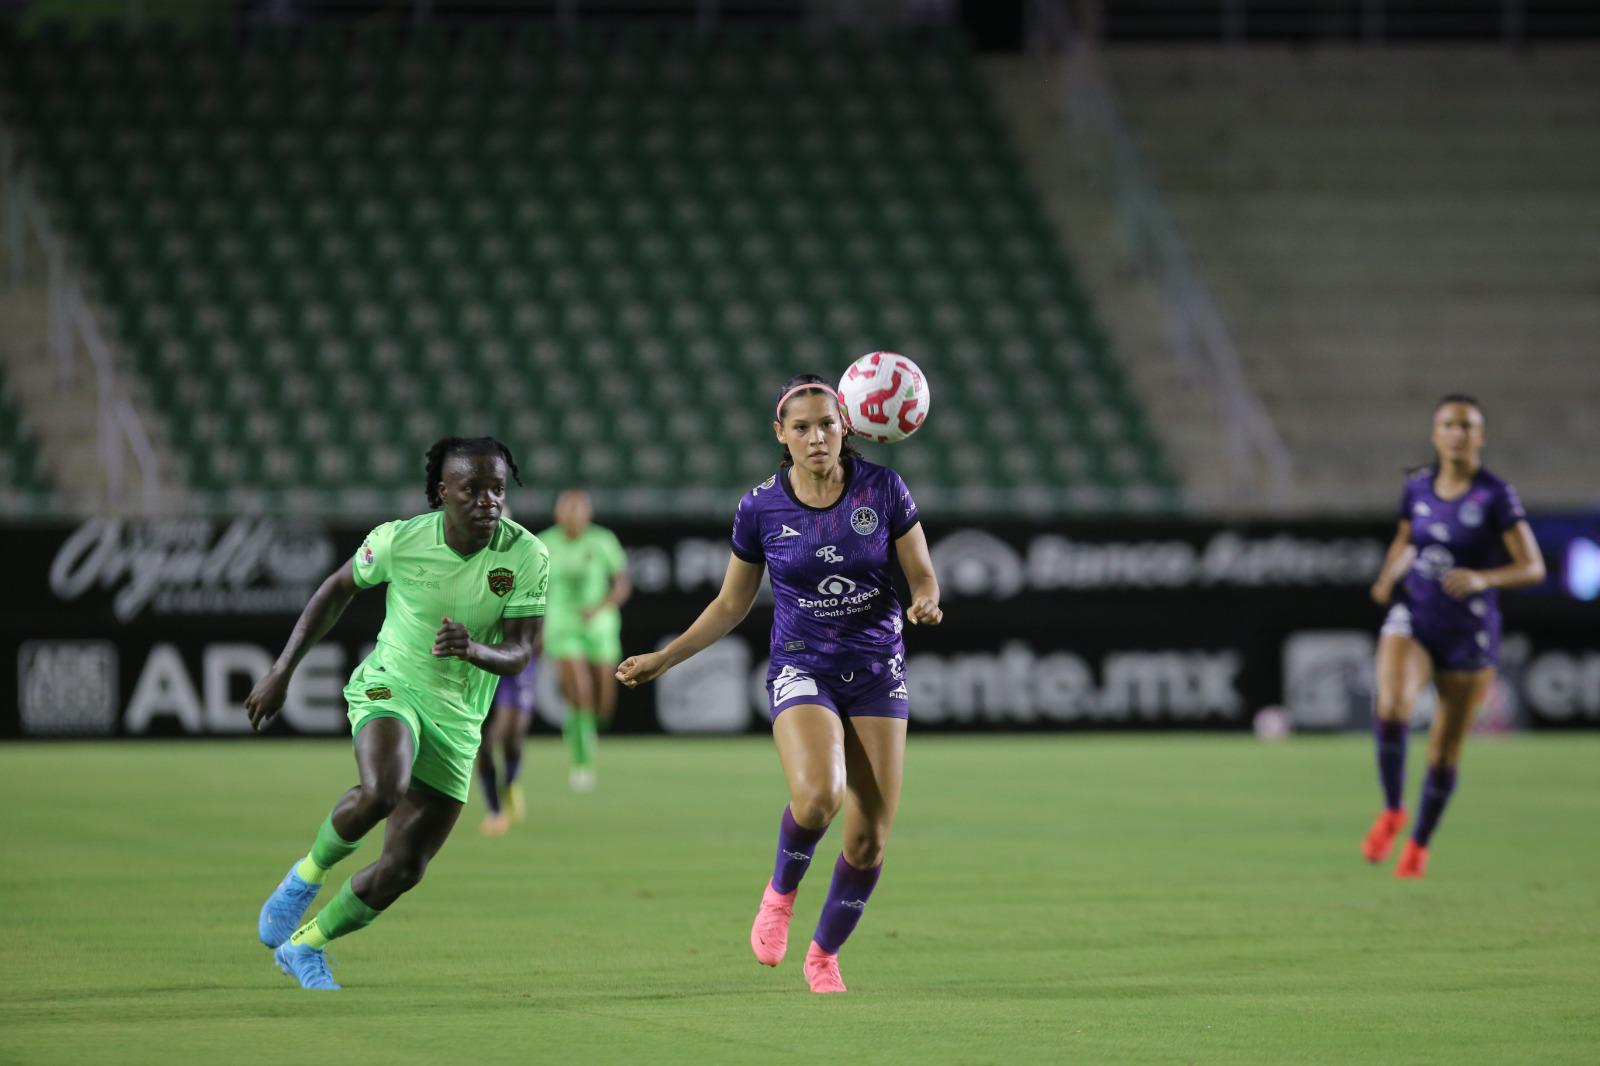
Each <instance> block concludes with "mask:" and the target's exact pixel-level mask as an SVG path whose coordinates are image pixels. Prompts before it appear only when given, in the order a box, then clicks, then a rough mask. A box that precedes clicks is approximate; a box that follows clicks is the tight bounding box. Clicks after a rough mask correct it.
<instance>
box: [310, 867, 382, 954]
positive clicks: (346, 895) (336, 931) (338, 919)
mask: <svg viewBox="0 0 1600 1066" xmlns="http://www.w3.org/2000/svg"><path fill="white" fill-rule="evenodd" d="M382 913H383V912H382V911H375V910H373V909H372V908H371V907H369V906H367V905H366V904H365V903H362V902H361V900H360V898H359V897H357V896H356V891H355V889H353V888H351V887H350V882H349V881H346V882H345V883H344V887H342V888H340V889H339V894H338V895H337V896H334V897H333V899H331V900H329V901H328V905H327V906H326V907H324V908H322V910H321V912H320V913H318V914H317V916H316V917H315V918H313V919H311V920H310V921H309V922H307V923H306V924H304V925H302V926H301V927H300V928H299V929H296V930H295V931H294V935H293V936H291V937H290V938H289V943H291V944H295V945H302V944H303V945H305V946H306V947H311V948H319V949H320V948H321V947H322V946H323V945H325V944H327V942H328V941H330V940H337V939H338V938H339V937H341V936H344V935H345V934H347V933H353V932H355V931H356V930H357V929H365V928H366V927H367V926H369V925H371V924H372V923H373V920H374V919H376V918H377V917H378V915H380V914H382Z"/></svg>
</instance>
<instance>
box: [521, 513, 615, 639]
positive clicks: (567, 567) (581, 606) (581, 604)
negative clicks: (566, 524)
mask: <svg viewBox="0 0 1600 1066" xmlns="http://www.w3.org/2000/svg"><path fill="white" fill-rule="evenodd" d="M539 539H540V540H541V541H543V542H544V545H545V547H547V548H549V549H550V615H551V619H552V622H555V623H569V624H577V623H578V622H579V621H580V620H581V619H580V616H581V615H582V613H583V611H584V610H585V609H586V608H589V607H593V606H594V605H595V604H597V603H600V602H601V601H603V600H604V599H605V598H606V596H607V595H609V594H610V592H611V581H612V579H613V578H615V577H616V576H617V575H618V574H620V573H622V571H623V570H625V569H627V566H628V557H627V555H626V554H625V553H624V552H623V550H622V543H621V542H620V541H618V540H617V535H616V534H615V533H613V532H611V530H609V529H606V528H605V527H604V526H595V525H591V526H590V527H589V528H587V529H585V530H584V531H583V532H582V533H579V534H578V535H577V536H576V537H568V536H567V535H566V533H564V532H562V529H561V527H560V526H551V527H550V528H549V529H547V530H545V531H544V532H543V533H540V534H539ZM607 613H611V614H614V613H615V608H611V609H609V611H608V612H607ZM595 620H596V621H598V620H599V619H595ZM558 628H559V626H558Z"/></svg>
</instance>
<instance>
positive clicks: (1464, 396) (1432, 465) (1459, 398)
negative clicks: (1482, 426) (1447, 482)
mask: <svg viewBox="0 0 1600 1066" xmlns="http://www.w3.org/2000/svg"><path fill="white" fill-rule="evenodd" d="M1452 403H1464V404H1466V405H1467V406H1468V407H1470V408H1472V409H1473V410H1474V411H1477V412H1478V415H1479V416H1480V417H1482V418H1483V419H1484V421H1485V422H1487V421H1488V416H1487V415H1484V413H1483V404H1481V403H1479V402H1478V398H1477V397H1476V396H1473V395H1472V394H1470V393H1466V392H1447V393H1445V394H1444V395H1443V396H1441V397H1439V402H1438V403H1436V404H1434V405H1433V413H1434V414H1435V415H1437V414H1438V413H1439V408H1441V407H1443V406H1445V405H1446V404H1452ZM1423 471H1430V472H1431V473H1433V475H1434V476H1436V477H1437V476H1438V474H1439V457H1438V455H1435V456H1434V457H1433V458H1432V459H1429V460H1428V461H1427V462H1425V463H1423V464H1422V465H1421V466H1414V467H1412V468H1411V469H1410V470H1407V471H1406V476H1407V477H1414V476H1416V475H1417V474H1420V473H1422V472H1423Z"/></svg>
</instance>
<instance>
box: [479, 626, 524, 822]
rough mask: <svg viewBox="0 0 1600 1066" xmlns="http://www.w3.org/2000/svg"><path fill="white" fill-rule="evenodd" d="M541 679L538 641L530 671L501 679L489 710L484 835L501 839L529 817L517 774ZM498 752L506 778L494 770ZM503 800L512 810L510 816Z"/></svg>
mask: <svg viewBox="0 0 1600 1066" xmlns="http://www.w3.org/2000/svg"><path fill="white" fill-rule="evenodd" d="M538 676H539V642H537V641H536V642H535V645H534V649H533V657H532V658H531V659H529V660H528V666H527V669H525V670H523V671H522V673H520V674H515V675H513V676H511V677H502V678H501V679H500V684H499V685H498V686H497V687H496V688H495V690H494V706H493V707H491V708H490V710H489V717H487V718H485V719H484V720H483V742H482V743H481V744H480V745H479V747H478V761H477V771H478V784H479V785H480V786H481V787H482V788H483V805H484V806H485V807H486V808H488V811H487V813H485V815H484V817H483V824H482V825H481V826H479V827H478V828H479V829H480V830H481V831H482V832H483V834H484V835H485V836H492V837H497V836H501V835H503V834H504V833H505V832H506V830H507V829H509V828H511V821H512V820H513V819H515V820H516V821H519V822H520V821H522V820H523V818H525V817H527V813H528V802H527V800H526V798H524V796H523V794H522V785H520V784H519V783H518V782H517V775H518V774H519V773H520V772H521V771H522V738H523V736H524V735H526V734H527V732H528V719H530V718H532V717H533V710H534V691H535V689H534V686H535V684H536V683H537V681H538ZM496 749H498V750H499V751H500V752H501V754H502V757H503V759H504V762H505V767H506V772H505V776H504V777H503V778H500V777H498V774H497V768H496V767H495V762H494V756H495V751H496ZM502 782H503V783H502ZM502 801H504V806H509V807H510V808H511V812H510V815H509V816H508V815H507V813H506V811H505V810H504V809H503V806H502Z"/></svg>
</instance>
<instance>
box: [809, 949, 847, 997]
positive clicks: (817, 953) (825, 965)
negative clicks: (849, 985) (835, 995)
mask: <svg viewBox="0 0 1600 1066" xmlns="http://www.w3.org/2000/svg"><path fill="white" fill-rule="evenodd" d="M805 971H806V984H808V985H810V986H811V991H813V992H819V993H820V992H843V991H845V987H844V978H842V977H840V976H839V954H838V952H827V951H823V950H822V948H821V947H819V946H818V945H817V942H816V941H815V940H813V941H812V942H811V947H809V948H807V949H806V963H805Z"/></svg>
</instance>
